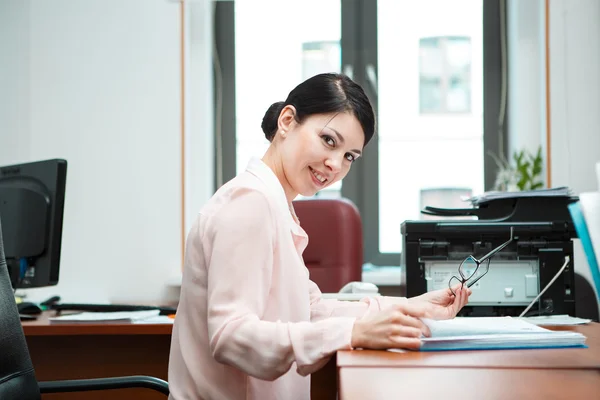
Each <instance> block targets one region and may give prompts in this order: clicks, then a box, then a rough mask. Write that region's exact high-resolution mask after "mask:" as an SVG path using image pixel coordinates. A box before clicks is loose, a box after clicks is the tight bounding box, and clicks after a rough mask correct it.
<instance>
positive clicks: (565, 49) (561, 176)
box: [550, 0, 600, 281]
mask: <svg viewBox="0 0 600 400" xmlns="http://www.w3.org/2000/svg"><path fill="white" fill-rule="evenodd" d="M598 21H600V2H598V1H597V0H577V1H568V0H551V1H550V101H551V117H550V124H551V132H552V143H551V146H552V147H551V152H552V154H551V156H552V165H551V168H552V185H553V186H563V185H564V186H569V187H570V188H571V189H573V191H574V192H575V193H576V194H579V193H581V192H588V191H596V190H600V188H598V184H597V182H598V181H597V180H596V175H595V164H596V163H597V162H598V161H600V112H599V110H600V24H599V23H598ZM574 257H575V260H576V261H575V270H576V271H577V272H580V273H581V274H583V275H585V276H586V277H587V278H588V280H590V281H591V275H590V273H589V267H588V264H587V260H586V258H585V255H584V253H583V250H582V247H581V244H580V242H579V240H577V241H576V244H575V255H574Z"/></svg>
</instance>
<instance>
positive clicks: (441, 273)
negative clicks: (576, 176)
mask: <svg viewBox="0 0 600 400" xmlns="http://www.w3.org/2000/svg"><path fill="white" fill-rule="evenodd" d="M547 192H548V191H544V193H542V195H540V196H536V195H535V194H533V195H532V194H531V193H530V192H526V193H523V194H521V195H519V194H515V193H508V194H504V195H503V194H495V195H494V196H487V197H482V198H478V199H476V201H474V202H473V206H474V207H473V208H464V209H441V208H435V207H426V208H425V209H424V210H423V211H422V213H423V214H428V215H430V216H438V217H440V219H434V220H418V221H405V222H403V223H402V225H401V233H402V241H403V251H402V259H401V265H402V266H403V267H404V268H402V273H403V282H405V284H406V294H407V296H408V297H412V296H417V295H419V294H422V293H425V292H428V291H431V290H436V289H442V288H447V287H448V282H449V280H450V278H451V277H452V276H453V275H456V276H459V273H458V267H459V265H460V263H461V262H462V261H463V260H464V259H465V258H466V257H468V256H469V255H473V256H475V257H481V256H483V255H484V254H487V253H488V252H489V251H491V250H492V249H494V248H496V247H498V246H499V245H500V244H502V243H504V242H506V241H507V240H508V239H509V238H510V230H511V228H512V229H513V232H514V240H513V241H512V243H511V244H510V245H508V246H507V247H506V248H504V249H503V250H502V251H500V252H499V253H498V254H496V255H495V256H494V257H493V258H492V259H491V262H490V264H489V271H488V273H487V274H486V275H485V276H484V277H483V278H482V279H480V280H479V281H478V282H477V283H475V284H474V285H473V286H472V287H471V290H472V292H473V293H472V295H471V297H470V300H469V304H468V306H466V307H465V308H464V309H463V310H462V311H461V313H460V315H470V316H503V315H510V316H518V315H519V314H521V312H522V311H523V310H524V309H525V308H526V307H527V306H528V305H529V304H530V303H531V302H532V301H533V300H534V299H535V298H536V297H537V296H538V294H539V293H540V291H541V290H543V289H544V287H545V286H546V285H547V284H548V283H549V282H550V280H551V279H552V278H553V277H554V276H555V275H556V274H557V272H558V271H559V270H560V269H561V268H562V266H563V265H564V264H565V256H569V258H570V260H571V261H570V263H569V265H568V266H567V267H566V268H565V270H564V271H563V272H562V273H561V275H560V276H559V277H558V278H557V279H556V281H555V282H554V283H553V284H552V285H551V286H550V287H549V288H548V289H547V290H546V292H544V294H543V295H542V296H541V297H540V299H539V301H538V302H537V303H536V304H535V305H534V306H533V307H532V308H531V309H530V310H529V312H528V313H527V315H550V314H569V315H575V285H574V280H575V275H574V268H573V266H574V263H573V261H574V260H573V242H572V239H573V238H574V237H576V233H575V229H574V226H573V222H572V220H571V217H570V214H569V212H568V208H567V205H568V204H569V203H570V202H572V201H576V200H577V199H576V198H574V197H571V196H570V195H569V194H568V193H565V192H560V193H557V192H554V191H553V192H550V193H547ZM459 216H460V217H465V216H469V217H472V218H478V219H471V220H462V219H461V220H456V219H454V218H452V217H459ZM448 217H451V218H448ZM442 218H444V219H442Z"/></svg>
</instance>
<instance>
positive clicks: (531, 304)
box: [519, 256, 571, 318]
mask: <svg viewBox="0 0 600 400" xmlns="http://www.w3.org/2000/svg"><path fill="white" fill-rule="evenodd" d="M570 261H571V258H570V257H569V256H565V263H564V264H563V266H562V268H561V269H560V270H558V272H557V273H556V275H554V278H552V280H551V281H550V282H548V284H547V285H546V287H545V288H544V290H542V291H541V292H540V294H538V295H537V297H536V298H535V299H533V301H532V302H531V303H530V304H529V305H528V306H527V308H526V309H525V311H523V312H522V313H521V315H519V318H521V317H524V316H525V314H527V311H529V309H530V308H531V307H533V305H534V304H535V303H536V302H537V301H538V300H539V299H540V297H542V295H543V294H544V293H545V292H546V290H548V288H549V287H550V286H551V285H552V284H553V283H554V281H555V280H556V279H558V277H559V276H560V274H562V272H563V271H564V270H565V268H567V265H569V262H570Z"/></svg>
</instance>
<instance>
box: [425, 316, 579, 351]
mask: <svg viewBox="0 0 600 400" xmlns="http://www.w3.org/2000/svg"><path fill="white" fill-rule="evenodd" d="M423 322H425V324H426V325H427V326H428V327H429V329H430V330H431V337H427V338H423V339H422V344H421V351H439V350H484V349H522V348H548V347H584V346H585V339H586V338H585V336H584V335H582V334H580V333H577V332H568V331H551V330H548V329H545V328H542V327H540V326H537V325H534V324H531V323H529V322H526V321H524V320H521V319H517V318H511V317H478V318H475V317H471V318H469V317H457V318H454V319H451V320H444V321H435V320H429V319H424V320H423Z"/></svg>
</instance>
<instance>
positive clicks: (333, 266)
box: [294, 199, 363, 293]
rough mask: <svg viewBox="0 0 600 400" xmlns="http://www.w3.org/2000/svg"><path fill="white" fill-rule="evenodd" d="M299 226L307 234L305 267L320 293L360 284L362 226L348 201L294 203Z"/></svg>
mask: <svg viewBox="0 0 600 400" xmlns="http://www.w3.org/2000/svg"><path fill="white" fill-rule="evenodd" d="M294 209H295V211H296V215H297V216H298V219H299V220H300V225H301V226H302V228H303V229H304V230H305V231H306V233H307V234H308V247H307V248H306V250H305V251H304V254H303V258H304V264H306V267H307V268H308V270H309V272H310V279H311V280H312V281H313V282H315V283H316V284H317V285H318V286H319V288H320V289H321V291H322V292H324V293H335V292H338V291H339V290H340V289H341V288H342V287H343V286H344V285H345V284H346V283H348V282H352V281H360V280H362V265H363V235H362V222H361V219H360V214H359V212H358V209H357V208H356V206H355V205H354V204H353V203H352V202H351V201H349V200H347V199H310V200H298V201H295V202H294Z"/></svg>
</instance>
